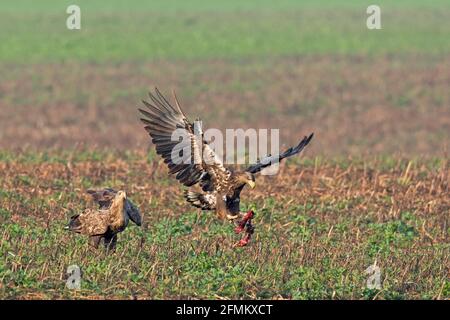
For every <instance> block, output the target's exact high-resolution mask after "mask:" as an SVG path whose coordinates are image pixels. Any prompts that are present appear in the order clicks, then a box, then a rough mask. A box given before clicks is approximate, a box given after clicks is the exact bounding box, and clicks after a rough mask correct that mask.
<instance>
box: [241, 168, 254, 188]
mask: <svg viewBox="0 0 450 320" xmlns="http://www.w3.org/2000/svg"><path fill="white" fill-rule="evenodd" d="M237 181H238V182H239V183H241V185H246V184H248V185H249V186H250V188H252V189H253V188H254V187H255V186H256V183H255V175H254V174H253V173H250V172H241V173H240V174H238V176H237Z"/></svg>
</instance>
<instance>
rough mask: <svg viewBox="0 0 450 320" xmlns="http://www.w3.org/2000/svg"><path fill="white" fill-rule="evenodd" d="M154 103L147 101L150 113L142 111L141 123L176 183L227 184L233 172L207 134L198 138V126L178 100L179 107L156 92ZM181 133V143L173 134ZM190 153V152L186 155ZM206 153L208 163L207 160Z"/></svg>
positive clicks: (145, 103)
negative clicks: (177, 159)
mask: <svg viewBox="0 0 450 320" xmlns="http://www.w3.org/2000/svg"><path fill="white" fill-rule="evenodd" d="M149 97H150V100H151V102H148V101H143V103H144V105H145V107H146V109H145V110H144V109H139V111H140V113H141V114H142V115H143V117H142V118H141V121H142V122H143V123H144V125H145V129H146V131H147V132H148V133H149V135H150V137H151V139H152V142H153V143H154V144H155V147H156V153H157V154H159V155H160V156H161V157H162V158H163V159H164V162H165V163H166V164H167V165H168V167H169V173H170V174H175V177H176V179H177V180H178V181H179V182H180V183H182V184H183V185H185V186H188V187H189V186H192V185H194V184H196V183H198V182H202V179H203V180H204V179H208V181H203V182H202V183H204V184H208V185H209V186H211V185H213V186H216V185H220V184H221V183H223V182H222V181H224V179H226V178H227V177H228V176H229V175H230V172H229V170H228V169H227V168H225V167H224V166H223V164H222V162H221V161H220V159H219V158H218V157H217V155H216V154H215V153H214V151H213V150H212V149H211V148H210V147H209V146H208V144H207V143H206V142H205V141H204V140H203V134H201V135H200V136H198V135H197V136H196V135H195V132H194V125H193V124H192V123H191V122H190V121H189V120H188V119H187V117H186V115H185V114H184V112H183V111H182V110H181V107H180V103H179V101H178V98H177V97H176V95H175V93H174V97H175V107H174V106H172V104H170V102H169V101H168V100H167V99H166V98H165V97H164V96H163V94H162V93H161V92H160V91H159V90H158V88H155V94H152V93H149ZM177 129H184V133H183V134H185V136H183V137H180V141H173V140H172V133H173V132H174V131H175V130H177ZM186 149H188V150H190V152H184V151H185V150H186ZM205 152H206V156H207V159H208V161H205V160H204V157H203V154H204V153H205ZM173 154H178V155H179V156H180V158H179V160H181V163H178V162H177V163H175V162H174V161H173V159H172V155H173Z"/></svg>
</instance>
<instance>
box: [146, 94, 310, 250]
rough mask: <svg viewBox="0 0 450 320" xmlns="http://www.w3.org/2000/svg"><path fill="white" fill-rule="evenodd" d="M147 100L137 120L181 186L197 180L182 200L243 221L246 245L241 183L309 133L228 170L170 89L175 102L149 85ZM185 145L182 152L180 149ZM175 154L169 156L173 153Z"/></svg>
mask: <svg viewBox="0 0 450 320" xmlns="http://www.w3.org/2000/svg"><path fill="white" fill-rule="evenodd" d="M149 97H150V99H151V101H150V102H147V101H143V103H144V105H145V106H146V108H145V110H144V109H139V111H140V112H141V114H142V115H143V116H144V117H143V118H141V121H142V122H143V123H144V125H145V129H146V130H147V132H148V133H149V134H150V136H151V138H152V142H153V143H154V144H155V146H156V152H157V153H158V154H159V155H160V156H161V157H162V158H163V159H164V162H165V163H166V164H167V165H168V167H169V173H170V174H174V175H175V177H176V179H177V180H178V181H179V182H180V183H182V184H183V185H185V186H186V187H192V186H194V185H199V186H200V187H201V189H202V191H203V192H194V191H189V190H187V191H185V192H184V196H185V198H186V200H187V201H188V202H189V203H190V204H191V205H193V206H195V207H198V208H201V209H203V210H215V212H216V214H217V216H218V217H219V218H220V219H224V220H226V219H228V220H230V221H234V222H235V223H237V228H236V232H240V231H242V230H244V228H245V227H247V229H246V231H247V235H246V237H245V238H244V239H243V240H241V242H239V244H238V245H240V246H242V245H246V244H247V242H248V240H249V239H250V236H251V234H252V233H253V227H252V226H251V224H250V221H251V219H252V218H253V214H254V213H253V211H249V212H247V213H241V211H240V209H239V202H240V194H241V191H242V189H243V188H244V186H246V185H248V186H250V187H251V188H254V187H255V174H256V173H258V172H260V171H261V170H262V169H264V168H266V167H269V166H270V165H272V164H273V163H275V162H278V161H280V160H282V159H284V158H287V157H290V156H293V155H295V154H298V153H300V152H301V151H302V150H303V149H304V148H305V147H306V146H307V145H308V143H309V142H310V141H311V139H312V137H313V134H310V135H309V136H308V137H306V136H305V137H304V138H303V139H302V140H301V141H300V143H299V144H298V145H297V146H296V147H292V148H289V149H288V150H286V151H285V152H283V153H281V154H280V155H277V156H270V155H269V156H266V157H264V158H262V159H260V160H258V161H257V163H256V164H253V165H251V166H250V167H248V168H247V169H246V170H244V171H234V170H233V169H231V168H227V167H225V166H224V165H223V163H222V161H221V160H220V159H219V158H218V157H217V156H216V154H215V153H214V151H213V150H212V148H211V147H210V146H209V145H208V142H207V141H205V140H204V139H203V132H202V130H201V128H198V126H194V124H193V123H192V122H190V121H189V120H188V119H187V117H186V115H185V114H184V112H183V111H182V110H181V108H180V104H179V102H178V99H177V96H176V95H175V93H174V99H175V106H173V105H171V104H170V103H169V101H168V100H167V99H166V98H165V97H164V96H163V95H162V94H161V92H160V91H159V90H158V89H157V88H155V94H152V93H149ZM175 131H177V132H183V136H182V139H181V142H180V140H179V139H176V140H175V141H174V139H173V133H174V132H175ZM185 150H188V152H185ZM174 154H175V155H176V154H178V155H179V159H177V161H174V158H173V155H174Z"/></svg>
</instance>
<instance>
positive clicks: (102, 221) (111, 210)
mask: <svg viewBox="0 0 450 320" xmlns="http://www.w3.org/2000/svg"><path fill="white" fill-rule="evenodd" d="M88 193H89V194H90V195H91V196H92V197H93V199H94V201H95V202H97V203H98V204H99V209H97V210H92V209H87V210H85V211H84V212H82V213H80V214H76V215H74V216H72V217H71V218H70V221H69V224H68V226H67V229H68V230H70V231H72V232H75V233H80V234H84V235H87V236H89V238H90V244H91V245H93V246H94V247H98V245H99V244H100V243H102V242H103V244H104V245H105V247H106V248H108V249H115V246H116V242H117V234H118V233H119V232H122V231H123V230H125V228H126V227H127V226H128V222H129V220H130V219H131V220H132V221H133V222H135V223H136V224H137V225H141V216H140V213H139V210H138V209H137V208H136V206H134V204H133V203H131V202H130V201H129V200H128V199H127V195H126V193H125V192H124V191H115V190H113V189H103V190H98V191H95V190H88Z"/></svg>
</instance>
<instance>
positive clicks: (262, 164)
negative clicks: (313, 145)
mask: <svg viewBox="0 0 450 320" xmlns="http://www.w3.org/2000/svg"><path fill="white" fill-rule="evenodd" d="M313 136H314V133H311V134H310V135H309V136H308V137H304V138H303V139H302V140H301V141H300V142H299V144H298V145H297V146H296V147H291V148H289V149H287V150H286V151H285V152H283V153H281V154H279V155H276V156H270V155H269V156H266V157H264V158H262V159H261V160H258V162H257V163H255V164H254V165H251V166H250V167H248V168H247V169H246V170H245V171H247V172H250V173H257V172H260V171H261V170H262V169H264V168H266V167H269V166H271V165H272V164H274V163H277V162H280V161H281V160H283V159H284V158H288V157H291V156H293V155H295V154H298V153H300V152H301V151H302V150H303V149H304V148H305V147H306V146H307V145H308V144H309V142H310V141H311V139H312V138H313Z"/></svg>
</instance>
